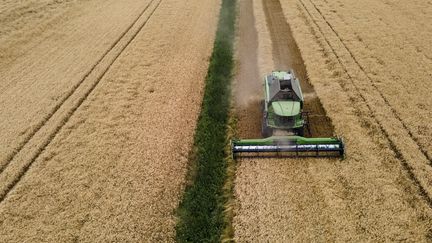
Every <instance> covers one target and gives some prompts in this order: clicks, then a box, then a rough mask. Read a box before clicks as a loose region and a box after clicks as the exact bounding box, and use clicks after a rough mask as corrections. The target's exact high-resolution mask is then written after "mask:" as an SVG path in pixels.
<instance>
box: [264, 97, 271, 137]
mask: <svg viewBox="0 0 432 243" xmlns="http://www.w3.org/2000/svg"><path fill="white" fill-rule="evenodd" d="M264 106H265V103H264V100H262V101H261V111H262V121H261V135H262V136H263V137H265V138H266V137H271V136H272V135H273V130H272V129H271V128H270V127H268V126H267V113H266V111H265V107H264Z"/></svg>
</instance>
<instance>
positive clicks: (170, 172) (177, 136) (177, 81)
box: [0, 0, 219, 242]
mask: <svg viewBox="0 0 432 243" xmlns="http://www.w3.org/2000/svg"><path fill="white" fill-rule="evenodd" d="M156 2H158V1H155V3H156ZM147 3H149V2H142V1H132V0H131V1H127V2H126V1H108V2H107V1H103V4H102V1H97V0H95V1H90V2H88V3H87V4H88V5H86V4H83V5H82V6H81V7H80V10H82V11H80V13H79V14H77V15H74V14H72V15H73V17H71V19H70V20H67V21H65V22H64V23H63V22H59V23H58V25H55V26H54V27H53V29H54V30H55V31H54V32H55V33H54V34H52V35H49V37H48V38H47V39H46V40H45V41H44V42H41V43H39V44H37V45H35V47H33V48H32V49H31V50H29V51H28V54H26V55H24V56H22V57H18V58H17V59H16V60H15V61H13V62H12V63H9V64H8V65H9V67H11V68H8V70H17V69H19V68H20V67H21V68H22V69H24V70H25V72H24V71H23V72H18V73H17V75H27V76H29V78H27V79H21V78H19V80H20V82H18V83H17V84H10V85H8V86H7V87H5V91H4V92H2V93H1V99H2V106H1V109H5V108H6V103H4V102H3V100H6V98H7V96H8V95H10V97H9V98H10V99H11V100H14V99H15V102H17V103H16V104H14V105H11V106H10V107H8V109H12V108H13V107H17V109H18V110H17V111H16V113H14V112H10V113H1V116H2V119H1V121H2V122H5V124H6V121H7V122H8V124H10V123H15V125H16V127H17V129H21V128H22V127H25V126H26V124H27V125H28V124H29V121H28V120H37V119H39V117H43V116H44V115H45V113H44V112H45V111H46V110H47V109H46V107H45V106H46V105H52V103H54V102H55V100H56V99H57V98H55V97H58V96H62V95H64V92H65V89H67V87H69V86H70V85H72V84H70V82H73V81H75V80H76V79H74V78H76V77H81V76H82V73H85V72H86V71H87V69H89V68H91V65H90V64H92V65H94V62H95V61H96V59H97V58H95V57H97V56H100V54H101V52H103V51H104V50H106V49H107V48H109V46H110V45H111V44H112V43H110V42H113V41H115V39H116V37H117V36H119V35H120V33H119V32H121V31H122V30H124V29H125V28H126V27H127V25H128V24H130V23H131V22H132V21H133V19H134V18H136V17H137V14H138V13H139V12H140V10H142V9H143V7H144V6H145V5H146V4H147ZM152 6H153V7H155V5H152ZM218 6H219V3H218V2H217V1H199V2H190V1H182V0H164V1H162V2H161V4H160V5H159V7H158V9H157V10H156V11H155V12H154V15H153V16H152V17H151V18H150V20H149V22H148V23H147V24H146V26H145V27H144V28H143V29H142V30H141V32H139V34H138V35H137V36H136V38H135V39H134V40H133V41H132V42H131V43H130V45H129V46H128V47H127V48H126V49H125V50H124V52H123V53H121V55H120V56H119V58H118V59H117V60H116V61H115V62H114V64H113V65H112V66H111V68H110V69H109V70H108V72H107V73H106V74H105V76H104V77H103V78H102V79H101V80H100V82H99V83H98V85H97V86H96V87H95V89H94V90H93V92H91V93H90V95H89V96H88V97H87V99H85V100H84V102H83V103H82V105H80V106H79V107H78V108H77V109H76V110H73V109H72V110H71V111H72V112H74V113H73V115H72V116H71V117H70V118H68V120H67V122H66V124H65V125H64V126H63V127H62V128H61V129H60V130H59V132H58V133H57V134H56V135H55V136H54V137H53V138H52V141H51V142H50V144H49V145H48V146H47V147H45V148H44V149H43V151H42V153H41V154H40V156H38V157H37V158H36V159H35V160H34V161H32V164H31V166H30V168H29V169H28V171H26V173H25V174H24V175H23V176H22V178H21V180H20V181H19V182H18V183H17V184H16V185H15V186H14V187H13V189H12V190H11V191H10V192H9V193H8V194H7V196H6V197H5V198H4V199H3V200H2V201H1V203H0V226H1V227H0V241H2V242H3V241H4V242H11V241H32V242H35V241H51V242H65V241H66V242H67V241H77V240H79V241H88V242H95V241H137V242H142V241H145V240H147V241H153V242H154V241H173V239H174V225H175V216H174V210H175V208H176V206H177V204H178V201H179V197H180V194H181V193H182V191H183V184H184V180H185V172H186V163H187V155H188V151H189V149H190V148H191V145H192V137H193V133H194V129H195V123H196V119H197V116H198V113H199V108H200V104H201V98H202V89H203V81H204V77H205V74H206V71H207V67H208V58H209V55H210V53H211V49H212V46H213V40H214V33H215V27H216V19H217V12H218ZM106 16H110V18H107V17H106ZM65 18H66V17H65ZM66 19H68V18H66ZM86 20H87V21H86ZM87 22H88V24H87ZM77 23H78V25H76V24H77ZM94 25H96V26H98V27H100V28H101V30H99V28H94V27H91V26H94ZM104 26H106V28H108V29H104V28H105V27H104ZM72 29H74V30H75V31H76V32H73V33H75V34H77V35H71V34H70V33H69V32H68V31H72ZM62 30H64V32H63V31H62ZM103 30H105V33H102V32H104V31H103ZM47 31H51V30H47ZM57 31H58V32H57ZM96 37H97V38H96ZM95 38H96V39H97V41H94V40H95ZM89 39H93V41H94V42H90V43H87V42H86V41H87V40H89ZM68 43H69V44H71V45H72V46H71V45H63V44H68ZM90 45H95V47H94V48H93V46H92V47H91V46H90ZM65 46H68V47H69V48H67V50H68V51H69V53H66V54H64V51H65V50H66V49H65V48H64V47H65ZM43 50H45V53H43V52H42V54H43V57H44V58H38V54H39V53H40V52H41V51H43ZM62 53H63V54H62ZM52 55H54V56H56V55H58V56H56V58H53V59H51V58H50V57H52ZM69 57H71V59H72V60H69V59H68V58H69ZM72 57H73V58H72ZM20 61H22V62H20ZM26 63H31V65H32V66H31V67H32V68H29V69H27V68H28V67H26V66H22V65H24V64H26ZM14 65H15V66H14ZM50 65H54V66H55V67H56V68H48V67H49V66H50ZM77 65H78V66H77ZM96 71H97V70H96ZM1 72H8V73H10V75H12V74H13V73H12V72H10V71H7V70H5V69H1ZM32 72H34V73H32ZM80 73H81V75H80ZM31 76H33V79H31V78H30V77H31ZM26 82H27V83H26ZM21 86H22V87H25V88H24V89H23V90H25V91H26V92H25V93H22V92H21V91H20V89H19V87H21ZM18 91H20V92H18ZM46 92H50V94H45V93H46ZM51 93H52V94H51ZM16 97H27V101H26V102H24V101H22V100H24V99H23V98H20V99H18V100H16ZM37 97H41V99H43V102H44V103H41V102H38V99H37ZM53 97H54V98H53ZM50 98H52V100H51V102H50V101H49V99H50ZM30 100H35V103H36V104H32V102H30ZM20 102H21V103H20ZM34 106H35V107H37V109H36V108H34ZM26 110H27V113H28V114H27V115H26V116H25V117H24V116H21V117H20V116H19V115H14V114H18V113H19V112H22V114H24V113H25V111H26ZM35 110H36V112H35ZM66 112H67V111H66ZM32 114H33V115H32ZM26 117H27V118H26ZM15 120H16V121H15ZM5 126H6V125H5ZM6 127H9V125H7V126H6ZM7 131H12V130H2V132H3V133H5V132H7ZM20 132H22V130H19V131H15V133H17V134H19V133H20ZM24 133H25V132H24ZM3 135H5V134H3ZM2 137H5V136H2ZM16 137H17V136H16V135H14V136H12V135H11V136H7V138H8V139H14V138H15V139H16ZM3 142H5V141H2V143H3ZM5 143H6V142H5ZM36 145H37V144H34V145H33V146H36ZM3 148H5V147H4V146H3V145H2V149H3ZM8 151H9V150H8ZM1 154H2V156H3V155H4V154H5V153H4V152H3V151H2V153H1ZM3 159H4V158H3ZM12 162H13V161H12ZM14 166H17V164H15V163H10V164H9V165H8V166H7V167H6V170H9V168H10V167H14ZM18 166H19V165H18ZM6 170H5V171H6ZM12 170H13V169H12ZM2 176H3V174H2Z"/></svg>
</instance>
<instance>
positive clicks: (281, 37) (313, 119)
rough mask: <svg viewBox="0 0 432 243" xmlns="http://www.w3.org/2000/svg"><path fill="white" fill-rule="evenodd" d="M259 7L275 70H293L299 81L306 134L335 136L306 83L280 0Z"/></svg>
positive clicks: (305, 73) (317, 100)
mask: <svg viewBox="0 0 432 243" xmlns="http://www.w3.org/2000/svg"><path fill="white" fill-rule="evenodd" d="M262 4H263V7H264V14H265V18H266V22H267V27H268V29H269V33H270V36H271V40H272V47H273V60H274V65H275V69H279V70H281V69H282V70H285V69H293V70H294V72H295V74H296V76H297V77H298V78H299V80H300V83H301V87H302V91H303V94H304V96H305V97H304V99H305V102H304V109H305V111H307V112H310V116H309V126H310V130H311V134H308V133H306V134H307V135H308V136H312V137H313V136H315V137H331V136H334V134H333V133H334V127H333V125H332V123H331V121H330V119H329V118H328V117H327V114H326V112H325V110H324V108H323V106H322V104H321V101H320V100H319V98H318V96H317V95H316V93H315V90H314V87H313V86H312V84H311V83H310V82H309V79H308V76H307V71H306V67H305V65H304V61H303V58H302V56H301V54H300V50H299V48H298V46H297V43H296V42H295V40H294V37H293V35H292V33H291V28H290V26H289V25H288V23H287V21H286V19H285V16H284V14H283V12H282V6H281V4H280V2H279V0H263V1H262ZM269 71H270V70H269Z"/></svg>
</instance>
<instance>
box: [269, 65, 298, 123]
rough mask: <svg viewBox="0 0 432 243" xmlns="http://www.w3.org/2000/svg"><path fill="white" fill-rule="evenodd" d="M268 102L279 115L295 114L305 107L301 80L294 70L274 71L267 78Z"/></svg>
mask: <svg viewBox="0 0 432 243" xmlns="http://www.w3.org/2000/svg"><path fill="white" fill-rule="evenodd" d="M265 86H266V102H267V103H268V105H271V107H272V108H273V109H272V110H273V111H274V112H275V114H276V115H279V116H295V115H297V114H299V113H300V111H301V109H302V108H303V94H302V91H301V87H300V82H299V80H298V79H297V78H296V77H295V75H294V73H293V72H292V71H287V72H285V71H274V72H272V74H271V75H268V76H267V77H266V79H265Z"/></svg>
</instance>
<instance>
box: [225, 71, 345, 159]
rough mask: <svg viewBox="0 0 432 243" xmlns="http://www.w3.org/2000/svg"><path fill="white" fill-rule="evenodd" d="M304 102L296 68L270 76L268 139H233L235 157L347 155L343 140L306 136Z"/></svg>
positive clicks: (266, 106) (265, 119)
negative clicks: (294, 71) (294, 70)
mask: <svg viewBox="0 0 432 243" xmlns="http://www.w3.org/2000/svg"><path fill="white" fill-rule="evenodd" d="M303 102H304V98H303V93H302V90H301V87H300V82H299V80H298V79H297V78H296V77H295V75H294V73H293V71H291V70H290V71H286V72H285V71H274V72H272V73H271V74H270V75H268V76H266V77H265V78H264V100H263V102H262V130H261V133H262V136H263V137H264V138H258V139H234V140H232V141H231V148H232V153H233V156H234V157H237V156H247V157H251V156H252V157H256V156H276V157H279V156H288V157H289V156H295V157H311V156H313V157H329V156H330V157H343V156H344V154H345V149H344V143H343V140H342V139H340V138H306V137H303V136H304V131H305V129H308V131H309V125H308V115H307V113H306V112H303ZM273 134H276V135H274V136H273ZM281 134H282V135H281ZM309 134H310V131H309Z"/></svg>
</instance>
